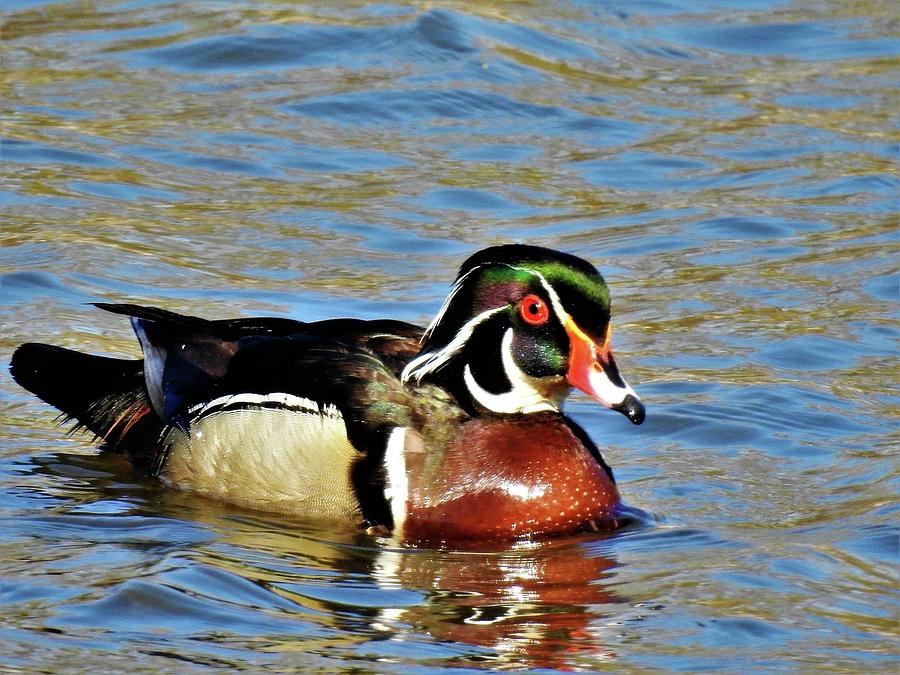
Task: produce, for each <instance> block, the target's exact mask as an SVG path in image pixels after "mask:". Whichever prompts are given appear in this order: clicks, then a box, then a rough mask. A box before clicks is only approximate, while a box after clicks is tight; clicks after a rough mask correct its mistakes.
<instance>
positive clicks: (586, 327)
mask: <svg viewBox="0 0 900 675" xmlns="http://www.w3.org/2000/svg"><path fill="white" fill-rule="evenodd" d="M403 379H404V380H405V381H423V380H429V381H433V382H435V383H437V384H441V385H442V386H444V387H446V388H447V389H448V390H450V391H451V392H452V393H453V394H454V395H455V396H456V397H457V399H458V400H459V401H460V403H461V404H462V405H463V406H464V407H467V408H468V409H470V410H472V411H475V412H478V411H480V410H487V411H491V412H494V413H529V412H537V411H539V410H557V409H558V408H559V406H560V404H561V403H562V401H563V399H564V398H565V396H566V395H567V394H568V392H569V389H570V387H572V386H574V387H578V388H579V389H581V390H582V391H584V392H586V393H587V394H588V395H590V396H592V397H593V398H594V399H596V400H598V401H599V402H600V403H602V404H604V405H606V406H607V407H610V408H613V409H616V410H620V411H622V412H624V413H625V414H627V415H628V417H629V418H630V419H631V420H632V421H633V422H635V423H636V424H640V423H641V422H642V421H643V418H644V411H643V406H642V405H641V403H640V400H639V399H638V398H637V395H636V394H635V393H634V391H633V390H632V389H631V387H629V386H628V385H627V384H626V383H625V381H624V380H622V378H621V376H620V375H619V372H618V369H617V368H616V365H615V361H614V360H613V357H612V352H611V350H610V298H609V289H608V287H607V285H606V282H605V281H604V280H603V277H602V276H601V275H600V273H599V272H598V271H597V270H596V269H595V268H594V267H593V266H592V265H591V264H590V263H588V262H586V261H585V260H582V259H581V258H578V257H576V256H573V255H569V254H567V253H560V252H558V251H554V250H551V249H547V248H540V247H537V246H526V245H521V244H509V245H505V246H494V247H491V248H488V249H484V250H483V251H479V252H478V253H476V254H475V255H473V256H472V257H471V258H469V259H468V260H466V262H465V263H463V265H462V267H461V268H460V271H459V275H458V276H457V278H456V281H455V283H454V284H453V288H452V289H451V291H450V295H449V296H448V297H447V300H446V301H445V302H444V305H443V307H442V308H441V310H440V312H439V313H438V315H437V317H435V319H434V321H433V322H432V323H431V325H430V326H429V327H428V330H427V331H426V333H425V336H424V338H423V344H422V349H421V352H420V353H419V355H418V356H417V357H416V358H415V359H413V360H412V361H411V362H410V363H409V364H408V365H407V367H406V369H405V370H404V371H403Z"/></svg>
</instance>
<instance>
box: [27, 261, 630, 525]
mask: <svg viewBox="0 0 900 675" xmlns="http://www.w3.org/2000/svg"><path fill="white" fill-rule="evenodd" d="M96 306H97V307H99V308H101V309H104V310H107V311H109V312H114V313H117V314H124V315H126V316H129V317H131V323H132V325H133V327H134V330H135V332H136V333H137V337H138V340H139V341H140V344H141V348H142V351H143V355H144V358H143V359H142V360H125V359H115V358H107V357H102V356H94V355H90V354H84V353H81V352H75V351H71V350H68V349H63V348H61V347H55V346H51V345H45V344H36V343H29V344H24V345H22V346H20V347H19V348H18V349H17V350H16V352H15V354H14V355H13V358H12V362H11V365H10V370H11V372H12V375H13V378H14V379H15V380H16V381H17V382H18V383H19V384H21V385H22V386H23V387H25V388H26V389H29V390H30V391H32V392H34V393H35V394H37V395H38V396H39V397H40V398H41V399H43V400H44V401H46V402H47V403H49V404H51V405H53V406H55V407H57V408H59V409H60V410H62V411H63V413H64V416H65V419H67V420H72V419H74V420H76V421H77V425H76V428H84V429H87V430H88V431H90V432H92V433H93V434H95V435H96V436H97V437H98V438H100V439H102V441H103V443H104V445H105V447H106V448H108V449H111V450H113V451H118V452H124V453H126V454H127V456H128V457H129V459H130V460H131V461H132V462H133V463H134V464H135V465H136V466H137V467H139V468H141V469H143V470H145V471H148V472H150V473H152V474H153V475H156V476H158V477H159V478H160V479H161V480H162V481H163V482H164V483H165V484H168V485H170V486H172V487H175V488H180V489H187V490H193V491H196V492H199V493H202V494H204V495H206V496H209V497H213V498H217V499H220V500H224V501H226V502H230V503H233V504H237V505H242V506H247V507H252V508H257V509H263V510H268V511H280V512H284V513H288V514H292V515H294V516H296V517H303V518H311V517H317V518H339V519H345V520H349V521H352V522H353V523H355V524H360V525H361V526H362V527H365V528H367V530H368V531H369V532H370V533H373V534H379V535H386V534H388V533H390V534H392V535H393V536H396V537H398V538H399V539H400V540H402V541H406V542H453V541H473V540H509V539H515V538H519V537H536V536H544V535H560V534H565V533H571V532H577V531H584V530H608V529H612V528H614V527H616V526H617V525H618V523H619V519H620V517H621V513H622V510H621V504H620V498H619V493H618V491H617V488H616V484H615V480H614V479H613V474H612V471H611V470H610V468H609V466H608V465H607V464H606V462H605V461H604V459H603V457H602V455H601V454H600V452H599V450H598V449H597V447H596V446H595V445H594V443H593V442H591V440H590V439H589V438H588V436H587V434H586V433H585V432H584V431H583V430H582V429H581V428H580V427H579V426H578V425H577V424H576V423H575V422H573V421H572V420H571V419H569V418H568V417H566V416H565V415H563V414H562V413H561V412H560V405H561V404H562V402H563V400H564V399H565V397H566V396H567V394H568V393H569V391H570V389H571V387H576V388H578V389H580V390H581V391H583V392H585V393H586V394H588V395H589V396H591V397H592V398H593V399H595V400H596V401H598V402H599V403H601V404H602V405H604V406H606V407H608V408H611V409H613V410H617V411H619V412H622V413H624V414H625V415H627V416H628V418H629V419H630V420H631V421H632V422H633V423H634V424H640V423H641V422H642V421H643V420H644V407H643V405H642V404H641V402H640V400H639V399H638V397H637V395H636V394H635V393H634V391H633V390H632V388H631V387H629V386H628V384H626V383H625V381H624V380H623V379H622V377H621V376H620V375H619V371H618V369H617V367H616V362H615V360H614V359H613V355H612V351H611V349H610V299H609V290H608V288H607V286H606V283H605V282H604V280H603V277H602V276H601V275H600V273H599V272H598V271H597V270H596V269H595V268H594V267H593V266H592V265H591V264H589V263H587V262H586V261H584V260H582V259H580V258H577V257H575V256H572V255H568V254H565V253H560V252H557V251H553V250H550V249H546V248H539V247H536V246H526V245H520V244H509V245H503V246H495V247H491V248H488V249H485V250H482V251H480V252H478V253H476V254H474V255H473V256H472V257H470V258H469V259H468V260H466V262H465V263H464V264H463V265H462V268H461V269H460V271H459V275H458V276H457V278H456V281H455V282H454V284H453V286H452V288H451V289H450V294H449V295H448V297H447V299H446V300H445V301H444V304H443V306H442V307H441V308H440V311H439V312H438V314H437V316H436V317H435V319H434V320H433V321H432V322H431V325H429V326H428V327H427V328H426V329H424V330H423V329H422V328H421V327H418V326H414V325H411V324H408V323H403V322H401V321H394V320H375V321H365V320H357V319H331V320H325V321H317V322H309V323H307V322H301V321H294V320H290V319H283V318H242V319H233V320H222V321H208V320H205V319H200V318H197V317H193V316H183V315H179V314H175V313H173V312H169V311H165V310H162V309H156V308H152V307H142V306H137V305H128V304H103V303H98V304H97V305H96Z"/></svg>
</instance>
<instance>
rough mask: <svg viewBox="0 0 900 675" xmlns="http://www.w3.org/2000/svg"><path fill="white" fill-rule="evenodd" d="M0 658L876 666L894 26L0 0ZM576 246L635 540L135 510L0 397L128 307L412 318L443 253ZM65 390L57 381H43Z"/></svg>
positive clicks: (852, 11)
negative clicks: (407, 540)
mask: <svg viewBox="0 0 900 675" xmlns="http://www.w3.org/2000/svg"><path fill="white" fill-rule="evenodd" d="M0 12H2V21H3V23H2V26H0V30H2V36H3V42H4V44H3V47H4V52H3V74H4V85H5V87H4V94H3V97H2V100H3V113H2V114H3V125H2V144H0V207H2V216H0V218H2V229H0V241H2V246H3V248H2V250H0V256H2V260H0V266H2V267H0V297H2V313H0V322H2V330H0V366H2V369H0V373H2V374H0V419H2V425H0V438H2V446H0V484H2V491H0V509H2V514H0V532H2V539H0V605H2V610H0V614H2V616H3V621H2V622H0V669H7V670H11V671H26V672H31V671H52V672H60V671H65V672H86V671H90V672H109V671H119V670H126V669H127V670H130V671H136V670H143V671H152V672H179V673H181V672H205V671H210V670H220V669H226V670H234V669H247V670H251V671H255V672H256V671H268V670H272V671H279V672H281V671H291V670H312V669H318V670H322V671H326V672H332V671H348V670H353V669H355V670H356V671H359V672H398V673H399V672H403V673H406V672H411V671H413V672H415V671H418V672H432V671H441V670H454V669H491V668H494V669H526V670H542V669H546V670H581V671H611V672H623V671H632V672H633V671H643V670H671V671H688V672H694V671H698V670H714V671H725V672H746V671H783V670H802V671H805V670H817V671H831V672H896V671H897V669H898V667H900V657H898V654H900V642H898V621H900V603H898V594H897V588H898V573H897V570H898V566H897V564H898V560H897V558H898V549H900V539H898V528H897V512H898V500H897V494H898V480H897V479H898V464H897V460H896V453H897V450H898V447H900V429H898V418H900V387H898V377H897V373H898V372H900V369H898V364H897V353H898V336H900V322H898V300H900V271H898V268H900V263H898V261H900V234H898V233H900V228H898V216H897V207H898V199H897V197H898V178H897V171H896V166H897V165H896V160H897V148H898V134H897V114H896V96H895V94H894V92H895V90H896V77H897V76H896V73H897V62H898V61H897V57H898V40H897V38H896V34H895V31H893V30H892V28H891V26H892V25H894V24H895V22H896V12H894V11H892V8H891V6H890V5H889V4H880V3H863V4H849V5H848V4H846V3H839V2H823V3H817V4H814V5H811V4H809V3H799V2H798V3H791V2H763V1H761V0H760V1H750V0H748V1H746V2H741V1H739V0H738V1H734V2H725V1H722V2H687V3H685V2H679V3H670V2H659V1H646V2H644V1H639V2H629V3H616V2H613V3H604V4H597V3H588V2H575V1H572V2H551V3H537V4H526V3H518V4H517V3H513V4H510V3H501V2H487V3H478V5H477V6H476V5H475V4H472V3H448V4H445V5H440V6H439V7H432V6H430V5H428V6H426V5H420V4H415V3H411V4H399V3H393V4H383V3H381V4H369V3H363V2H359V3H352V4H351V3H347V4H341V5H334V4H333V3H322V4H298V3H287V2H274V1H273V2H260V3H233V2H227V1H226V2H218V3H158V2H110V3H103V4H100V5H96V4H95V5H91V4H87V5H86V4H84V3H74V2H58V3H45V2H39V1H35V2H15V1H13V2H6V3H5V4H4V6H3V8H2V10H0ZM506 241H522V242H528V243H534V244H540V245H545V246H552V247H554V248H558V249H562V250H566V251H569V252H572V253H576V254H578V255H581V256H582V257H585V258H587V259H589V260H591V261H592V262H594V263H595V264H597V265H598V267H599V268H600V269H601V270H602V271H603V273H604V275H605V276H606V278H607V280H608V281H609V283H610V286H611V289H612V293H613V314H614V317H613V318H614V343H615V347H616V356H617V361H618V363H619V365H620V368H621V369H622V371H623V373H624V374H625V377H626V378H627V379H628V381H629V382H630V383H631V384H632V385H634V386H635V388H636V389H637V390H638V392H639V393H640V395H641V397H642V398H643V399H644V401H645V402H646V403H647V410H648V417H647V421H646V422H645V423H644V425H642V426H641V427H633V426H632V425H631V424H630V423H629V422H628V421H627V420H626V419H625V418H624V417H622V416H620V415H614V414H611V413H609V412H608V411H604V410H601V409H599V408H598V407H596V406H595V405H594V404H592V403H591V402H589V401H588V400H587V399H585V398H583V397H581V396H574V397H573V398H572V400H571V402H570V404H569V408H568V410H569V412H570V413H571V414H572V415H573V416H574V417H575V418H576V419H577V420H578V421H579V423H581V424H582V425H583V426H584V427H585V428H586V429H587V430H588V432H589V433H590V435H591V436H592V437H593V438H594V439H595V440H596V441H597V443H598V445H600V447H601V448H603V450H604V454H605V455H606V457H607V460H608V461H609V462H610V464H611V465H612V466H613V468H614V470H615V472H616V476H617V478H618V481H619V486H620V490H621V492H622V494H623V496H624V498H625V499H626V501H627V502H628V503H630V504H632V505H634V506H636V507H638V508H640V509H643V510H644V511H646V512H648V513H649V514H651V517H650V518H649V520H648V522H646V523H643V524H641V525H637V526H634V527H632V528H631V529H629V530H626V531H623V532H620V533H617V534H614V535H612V536H603V537H601V536H579V537H576V538H572V539H566V540H561V541H555V542H550V543H544V544H539V545H530V546H519V547H512V548H508V549H499V550H498V549H492V550H482V551H465V552H463V551H431V550H422V549H407V548H394V547H391V546H388V545H386V544H384V543H382V542H379V541H377V540H373V539H371V538H367V537H366V536H365V535H361V534H359V533H356V532H352V531H335V529H334V528H333V527H326V526H324V525H322V524H321V523H310V522H293V521H291V520H289V519H287V518H282V517H278V516H271V515H265V514H259V513H254V512H250V511H242V510H240V509H236V508H231V507H225V506H222V505H220V504H216V503H214V502H210V501H207V500H203V499H199V498H195V497H191V496H190V495H187V494H182V493H172V492H167V491H165V490H163V489H162V488H161V487H160V486H159V485H157V484H156V483H155V482H154V481H153V480H150V479H146V478H143V477H141V476H139V475H136V474H135V473H134V472H132V471H131V470H130V468H129V467H128V466H127V464H125V463H124V462H123V461H122V460H121V459H119V458H116V457H108V456H100V455H98V454H97V451H96V448H95V446H94V445H93V443H92V442H91V439H90V438H88V437H83V436H78V435H76V436H67V435H65V433H64V431H63V430H60V429H57V428H56V427H55V426H54V418H55V412H54V411H53V410H51V409H50V408H49V407H48V406H46V405H44V404H42V403H40V402H39V401H37V400H36V399H34V398H33V397H31V396H30V395H29V394H27V393H26V392H24V391H22V390H21V389H19V388H18V387H17V386H16V385H15V384H14V383H13V382H12V381H11V379H10V378H9V376H8V375H7V374H6V372H7V371H6V367H7V365H8V361H9V357H10V355H11V353H12V350H13V349H14V348H15V346H16V345H17V344H19V343H21V342H24V341H34V340H38V341H45V342H52V343H55V344H61V345H64V346H67V347H70V348H76V349H81V350H84V351H91V352H95V353H104V354H110V355H116V356H137V354H138V353H139V352H138V348H137V344H136V341H135V340H134V337H133V335H132V334H131V332H130V328H129V326H128V323H127V321H123V320H122V319H121V317H117V316H113V315H106V314H105V313H103V312H99V311H96V310H94V309H92V308H91V307H89V306H86V304H85V303H89V302H93V301H100V300H107V301H119V302H123V301H129V302H141V303H147V304H157V305H160V306H163V307H166V308H168V309H172V310H176V311H182V312H189V313H194V314H199V315H203V316H207V317H210V318H225V317H231V316H250V315H254V314H255V315H259V314H268V315H281V316H289V317H294V318H302V319H309V320H313V319H320V318H326V317H334V316H359V317H365V318H374V317H395V318H400V319H404V320H409V321H416V322H420V323H427V322H428V321H429V320H430V318H431V316H433V314H434V313H435V312H436V311H437V309H438V307H439V306H440V304H441V301H442V299H443V297H444V295H445V293H446V290H447V287H448V284H449V282H450V281H451V280H452V278H453V276H454V274H455V270H456V268H457V267H458V265H459V264H460V262H462V260H463V259H464V258H465V257H466V256H467V255H469V254H470V253H471V252H473V251H475V250H477V249H479V248H482V247H484V246H487V245H491V244H496V243H500V242H506ZM73 386H77V383H73Z"/></svg>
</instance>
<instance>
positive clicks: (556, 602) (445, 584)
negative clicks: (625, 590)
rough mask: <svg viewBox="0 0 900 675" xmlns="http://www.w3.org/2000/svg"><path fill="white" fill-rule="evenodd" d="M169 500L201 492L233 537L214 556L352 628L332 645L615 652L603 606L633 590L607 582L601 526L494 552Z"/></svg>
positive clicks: (494, 656) (484, 656) (495, 653)
mask: <svg viewBox="0 0 900 675" xmlns="http://www.w3.org/2000/svg"><path fill="white" fill-rule="evenodd" d="M167 501H169V502H170V503H171V502H172V501H178V502H179V504H178V505H177V507H176V508H177V512H178V513H179V514H180V515H181V517H184V515H185V507H186V503H185V502H189V503H190V505H191V506H192V507H193V508H192V509H190V511H191V517H194V518H197V517H203V516H204V514H205V518H206V519H207V521H208V522H209V523H210V524H214V525H215V527H214V529H216V530H218V532H219V533H220V537H221V538H220V540H219V543H218V545H217V546H216V547H214V551H213V550H210V549H208V550H207V554H206V555H205V556H204V557H205V558H206V562H208V563H211V564H214V565H216V566H217V567H219V568H227V569H228V570H229V571H231V572H233V573H235V574H239V575H241V576H242V577H245V578H252V579H253V580H254V581H256V583H258V584H260V585H264V586H265V587H266V588H267V589H269V590H270V591H271V592H273V593H276V594H278V595H279V596H280V597H281V598H283V599H288V600H290V601H291V602H292V603H295V604H296V605H298V606H299V607H302V608H304V609H305V610H307V611H308V612H310V613H312V614H314V615H315V616H316V617H317V619H316V620H317V621H318V622H319V623H320V625H322V626H323V627H327V628H331V629H335V630H337V631H340V636H341V637H340V638H337V637H336V636H334V637H332V638H331V639H328V640H326V641H327V642H328V643H329V645H330V647H331V648H334V647H335V646H336V645H335V641H337V642H339V643H341V644H343V645H345V646H349V645H350V644H351V643H355V644H356V645H357V649H361V650H364V651H369V650H370V649H371V648H372V645H373V644H374V643H375V642H376V641H384V640H391V641H400V642H409V643H423V642H430V641H438V642H440V643H444V644H446V643H457V644H460V645H471V646H473V647H476V648H478V649H477V650H476V653H477V654H478V656H477V658H478V659H479V660H487V661H488V662H490V663H491V664H493V665H501V664H503V663H505V664H508V665H514V664H517V665H519V666H525V667H531V668H564V667H566V666H567V664H570V663H571V660H572V659H573V658H578V657H579V656H590V657H593V658H605V657H609V656H611V654H609V653H608V652H607V651H606V650H605V649H604V648H603V646H602V642H601V641H602V624H603V619H604V617H603V608H602V606H603V605H608V604H610V603H620V602H623V599H622V598H619V597H617V596H616V594H615V593H614V592H612V591H611V590H610V589H609V588H608V585H607V584H605V583H604V580H605V579H608V578H609V577H610V576H611V574H612V571H613V570H614V568H615V567H616V563H615V561H614V560H613V559H612V558H610V557H608V556H606V555H603V554H601V553H599V552H598V548H600V546H601V545H602V537H601V536H598V535H583V536H581V537H576V538H567V539H566V540H559V541H547V542H541V543H521V544H518V545H515V546H511V547H507V548H504V549H495V550H488V551H471V550H468V551H460V550H451V551H444V550H428V549H411V548H403V547H399V546H396V545H392V544H391V542H388V541H382V542H380V543H378V542H375V541H373V539H372V538H370V537H365V536H361V535H360V534H359V533H358V532H356V531H353V530H346V531H342V530H337V531H336V530H335V529H334V528H325V527H322V526H321V525H313V526H306V525H304V526H301V527H298V526H297V524H296V523H288V522H287V521H286V520H281V519H278V518H273V517H272V516H270V515H268V514H265V515H260V516H258V517H257V516H254V515H248V514H247V513H246V512H244V513H243V514H239V513H238V512H233V510H231V509H228V508H227V507H226V508H223V509H222V510H221V512H220V513H218V514H215V515H214V514H213V513H212V512H211V511H212V509H210V505H209V503H208V502H206V500H199V501H197V500H195V499H192V498H191V497H190V496H189V495H181V496H180V497H177V496H176V497H174V498H169V499H167ZM200 509H202V511H199V512H198V510H200ZM229 511H231V513H230V515H229V513H228V512H229ZM220 518H224V519H225V520H227V524H226V522H223V520H220ZM217 520H218V521H219V522H216V521H217ZM613 536H614V535H613ZM222 544H227V546H225V547H224V548H223V546H222ZM379 544H380V545H379ZM248 563H250V564H248ZM363 643H365V646H361V645H363ZM310 646H311V645H309V644H307V645H306V649H309V648H310ZM323 646H324V645H318V647H323ZM282 648H290V649H298V648H301V646H300V645H290V646H289V645H282ZM376 651H377V650H376Z"/></svg>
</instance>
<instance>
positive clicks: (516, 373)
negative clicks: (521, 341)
mask: <svg viewBox="0 0 900 675" xmlns="http://www.w3.org/2000/svg"><path fill="white" fill-rule="evenodd" d="M512 341H513V329H512V328H509V329H507V331H506V333H504V335H503V342H502V343H501V345H500V358H501V360H502V363H503V371H504V372H505V373H506V376H507V377H508V378H509V381H510V383H511V384H512V388H511V389H510V390H509V391H507V392H504V393H502V394H492V393H491V392H489V391H487V390H486V389H484V388H483V387H482V386H481V385H480V384H478V382H476V380H475V377H474V376H473V375H472V369H471V368H470V367H469V364H468V363H467V364H466V367H465V369H464V371H463V380H464V381H465V383H466V387H467V388H468V390H469V393H470V394H471V395H472V398H474V399H475V400H476V401H478V403H480V404H481V405H483V406H484V407H485V408H487V409H488V410H492V411H493V412H497V413H531V412H538V411H541V410H551V411H556V410H558V409H559V406H558V404H557V403H555V402H554V401H550V400H549V399H547V397H546V396H544V395H543V394H542V393H540V391H538V389H537V387H536V386H535V384H536V383H537V380H536V379H535V378H533V377H529V376H528V375H526V374H525V373H523V372H522V370H521V369H520V368H519V366H517V365H516V362H515V360H514V359H513V355H512Z"/></svg>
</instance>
